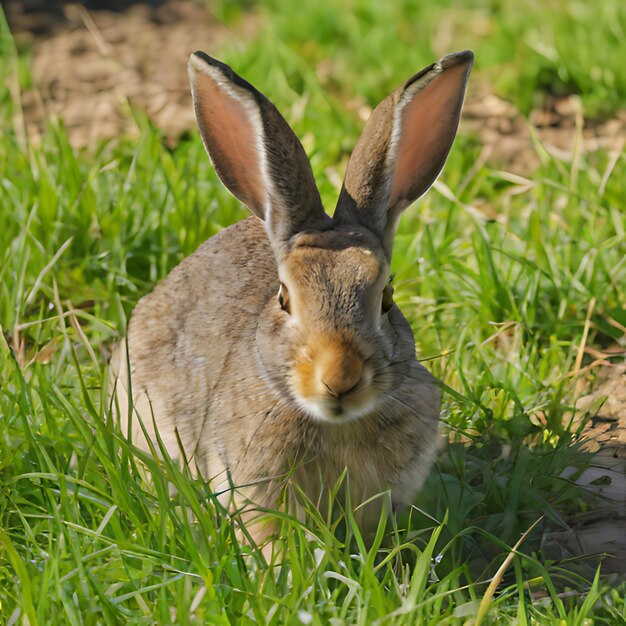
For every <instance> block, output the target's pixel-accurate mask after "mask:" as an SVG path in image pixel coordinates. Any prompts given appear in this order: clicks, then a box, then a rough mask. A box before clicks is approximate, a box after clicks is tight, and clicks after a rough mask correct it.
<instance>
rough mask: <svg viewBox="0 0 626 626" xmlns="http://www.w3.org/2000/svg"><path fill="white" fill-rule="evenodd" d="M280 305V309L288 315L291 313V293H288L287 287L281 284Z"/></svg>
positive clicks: (279, 290)
mask: <svg viewBox="0 0 626 626" xmlns="http://www.w3.org/2000/svg"><path fill="white" fill-rule="evenodd" d="M278 304H280V308H281V309H282V310H283V311H286V312H287V313H290V310H289V292H288V291H287V287H285V285H283V284H282V283H280V287H279V289H278Z"/></svg>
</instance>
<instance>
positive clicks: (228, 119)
mask: <svg viewBox="0 0 626 626" xmlns="http://www.w3.org/2000/svg"><path fill="white" fill-rule="evenodd" d="M189 78H190V80H191V90H192V95H193V102H194V107H195V111H196V118H197V120H198V127H199V129H200V134H201V136H202V140H203V142H204V146H205V148H206V150H207V152H208V153H209V157H210V158H211V162H212V163H213V166H214V167H215V170H216V172H217V173H218V175H219V177H220V178H221V179H222V181H223V182H224V184H225V185H226V186H227V187H228V189H230V191H231V192H232V193H233V195H235V196H236V197H237V198H238V199H239V200H241V201H242V202H243V203H244V204H246V205H247V207H248V208H249V209H250V210H251V211H252V212H253V213H254V214H255V215H256V216H258V217H260V218H262V219H263V220H265V227H266V230H267V233H268V236H269V238H270V241H271V242H272V245H273V247H274V249H275V250H280V248H281V246H282V244H284V243H286V242H287V241H288V240H289V239H290V237H291V236H292V235H294V234H295V233H297V232H299V231H301V230H309V229H326V228H329V226H330V218H329V217H328V216H327V215H326V214H325V213H324V209H323V207H322V202H321V200H320V195H319V192H318V190H317V187H316V185H315V180H314V178H313V172H312V170H311V165H310V164H309V160H308V158H307V156H306V153H305V151H304V148H303V147H302V144H301V143H300V141H299V140H298V138H297V137H296V136H295V135H294V133H293V131H292V130H291V128H290V127H289V125H288V124H287V122H286V121H285V119H284V118H283V117H282V115H281V114H280V113H279V112H278V110H277V109H276V107H275V106H274V105H273V104H272V103H271V102H270V101H269V100H268V99H267V98H266V97H265V96H264V95H263V94H262V93H260V92H259V91H257V90H256V89H255V88H254V87H253V86H252V85H250V83H248V82H247V81H245V80H244V79H243V78H241V77H240V76H238V75H237V74H235V72H233V70H232V69H231V68H230V67H228V65H225V64H224V63H221V62H220V61H217V60H216V59H213V58H212V57H210V56H208V55H207V54H204V52H195V53H194V54H192V55H191V57H190V58H189Z"/></svg>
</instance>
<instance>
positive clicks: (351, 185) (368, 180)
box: [333, 50, 474, 256]
mask: <svg viewBox="0 0 626 626" xmlns="http://www.w3.org/2000/svg"><path fill="white" fill-rule="evenodd" d="M473 61H474V55H473V54H472V53H471V52H470V51H469V50H466V51H464V52H457V53H455V54H449V55H447V56H445V57H443V58H442V59H441V60H440V61H439V62H437V63H434V64H433V65H431V66H430V67H427V68H425V69H424V70H422V71H421V72H419V73H418V74H416V75H415V76H413V77H412V78H410V79H409V80H408V81H407V82H406V83H404V85H402V86H401V87H399V88H398V89H396V90H395V91H394V92H393V93H392V94H391V95H390V96H388V97H387V98H386V99H385V100H383V101H382V102H381V103H380V104H379V105H378V106H377V107H376V109H375V110H374V112H373V113H372V116H371V117H370V119H369V121H368V122H367V124H366V126H365V129H364V130H363V134H362V135H361V138H360V139H359V141H358V143H357V145H356V148H355V149H354V152H353V154H352V157H351V158H350V162H349V163H348V168H347V171H346V178H345V181H344V184H343V188H342V190H341V194H340V196H339V202H338V204H337V208H336V210H335V215H334V218H333V221H334V223H335V224H350V223H355V222H358V223H361V224H363V225H365V226H367V227H368V228H370V229H371V230H373V231H374V232H375V233H376V234H377V235H378V236H379V237H381V239H382V241H383V244H384V246H385V249H386V251H387V254H388V255H389V256H391V249H392V245H393V237H394V235H395V231H396V228H397V225H398V220H399V217H400V214H401V212H402V211H403V210H404V209H405V208H406V207H407V206H408V205H409V204H411V202H413V201H414V200H416V199H417V198H418V197H419V196H421V195H422V194H423V193H424V192H425V191H426V190H427V189H428V188H429V187H430V186H431V185H432V184H433V182H434V181H435V179H436V178H437V176H438V175H439V172H440V171H441V168H442V167H443V164H444V163H445V160H446V157H447V156H448V152H449V151H450V148H451V146H452V142H453V141H454V137H455V135H456V130H457V127H458V125H459V117H460V114H461V105H462V104H463V96H464V94H465V86H466V84H467V79H468V77H469V73H470V70H471V68H472V63H473Z"/></svg>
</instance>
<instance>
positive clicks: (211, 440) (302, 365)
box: [112, 52, 473, 523]
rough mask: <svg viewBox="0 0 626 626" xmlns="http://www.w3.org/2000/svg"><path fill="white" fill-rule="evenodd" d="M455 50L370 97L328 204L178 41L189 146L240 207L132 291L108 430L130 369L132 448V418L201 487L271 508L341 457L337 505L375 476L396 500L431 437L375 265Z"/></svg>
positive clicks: (286, 140) (443, 98)
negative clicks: (188, 107)
mask: <svg viewBox="0 0 626 626" xmlns="http://www.w3.org/2000/svg"><path fill="white" fill-rule="evenodd" d="M472 61H473V56H472V54H471V53H470V52H462V53H457V54H453V55H448V56H447V57H444V58H443V59H442V60H441V61H440V62H439V63H436V64H433V65H431V66H430V67H428V68H426V69H425V70H423V71H422V72H420V73H419V74H417V75H416V76H414V77H412V78H411V79H409V81H407V82H406V83H405V84H404V85H402V86H401V87H400V88H398V89H397V90H396V91H395V92H393V93H392V94H391V95H390V96H389V97H388V98H387V99H386V100H384V101H383V102H382V103H381V104H380V105H379V106H378V107H377V109H376V110H375V111H374V113H373V114H372V117H371V119H370V121H369V122H368V124H367V126H366V128H365V130H364V132H363V135H362V137H361V139H360V141H359V143H358V144H357V147H356V148H355V151H354V153H353V156H352V158H351V160H350V163H349V165H348V168H347V172H346V179H345V183H344V186H343V189H342V191H341V194H340V198H339V203H338V205H337V208H336V210H335V213H334V217H333V218H332V219H331V218H330V217H328V216H327V215H326V213H325V212H324V209H323V208H322V204H321V201H320V197H319V193H318V191H317V188H316V186H315V182H314V180H313V175H312V171H311V168H310V165H309V163H308V160H307V157H306V154H305V152H304V149H303V148H302V146H301V144H300V142H299V141H298V140H297V139H296V137H295V135H294V134H293V132H292V131H291V130H290V128H289V126H288V125H287V123H286V122H285V120H284V119H283V118H282V117H281V116H280V114H279V113H278V111H277V110H276V109H275V107H274V106H273V105H272V104H271V103H270V102H269V101H268V100H267V99H266V98H265V97H264V96H263V95H262V94H260V93H259V92H258V91H257V90H256V89H254V87H252V86H251V85H249V84H248V83H247V82H246V81H244V80H243V79H241V78H240V77H239V76H237V75H236V74H235V73H234V72H233V71H232V70H231V69H230V68H229V67H228V66H226V65H224V64H222V63H220V62H219V61H216V60H214V59H212V58H211V57H208V56H207V55H205V54H203V53H200V52H198V53H195V54H194V55H192V56H191V58H190V62H189V68H190V77H191V83H192V92H193V96H194V104H195V108H196V115H197V118H198V125H199V128H200V131H201V134H202V137H203V140H204V143H205V146H206V148H207V151H208V152H209V155H210V157H211V160H212V162H213V164H214V166H215V169H216V170H217V172H218V174H219V175H220V177H221V178H222V180H223V181H224V183H225V184H226V185H227V186H228V187H229V189H230V190H231V191H232V192H233V193H234V194H235V195H236V196H237V197H238V198H239V199H240V200H242V201H243V202H244V203H245V204H247V206H248V207H249V208H250V209H251V211H252V212H253V213H254V214H255V215H254V216H252V217H249V218H248V219H246V220H244V221H242V222H240V223H238V224H235V225H233V226H231V227H230V228H227V229H225V230H223V231H222V232H220V233H219V234H217V235H216V236H214V237H212V238H211V239H209V240H208V241H206V242H205V243H204V244H203V245H202V246H200V248H199V249H198V250H197V251H196V252H195V253H194V254H192V255H191V256H190V257H188V258H187V259H185V260H184V261H183V262H182V263H181V264H180V265H179V266H178V267H176V268H175V269H174V270H173V271H172V272H171V273H170V275H169V276H168V277H167V278H166V279H165V280H163V281H162V282H161V283H160V284H159V285H157V287H156V288H155V289H154V291H153V292H152V293H151V294H149V295H147V296H146V297H144V298H142V300H141V301H140V302H139V304H138V305H137V307H136V309H135V311H134V313H133V315H132V318H131V320H130V323H129V327H128V337H127V344H126V345H125V344H122V346H121V348H120V349H119V350H118V352H117V355H116V357H115V358H114V363H113V368H112V369H113V372H114V376H116V394H117V398H116V404H117V406H118V407H119V411H120V418H121V421H122V429H123V430H124V432H126V430H127V429H128V427H129V424H128V410H127V407H128V406H129V399H128V392H127V390H128V389H129V383H130V384H132V396H133V402H132V405H133V419H132V420H131V424H130V432H131V433H132V438H133V440H134V442H135V443H136V444H137V445H139V446H140V447H143V448H147V447H148V445H147V442H146V439H145V437H144V435H143V430H142V428H141V426H140V424H139V417H140V418H141V419H142V421H143V426H144V427H145V430H146V432H147V433H148V435H149V436H150V438H151V439H153V441H156V437H155V433H154V428H155V425H156V427H157V428H158V432H159V435H160V437H161V439H162V441H163V443H164V445H165V447H166V449H167V451H168V452H169V454H170V455H171V456H172V457H174V458H184V459H185V460H186V461H187V462H188V463H189V464H190V466H191V467H193V468H197V470H198V471H199V472H200V474H201V475H202V476H203V477H204V478H207V479H212V480H213V481H214V482H213V485H214V489H215V490H216V491H219V492H224V493H227V494H230V493H231V492H230V491H229V487H232V486H234V487H235V488H236V493H237V494H238V497H237V499H238V500H239V501H240V502H241V501H243V500H244V499H245V500H246V501H249V502H252V503H254V505H259V506H265V507H275V506H277V504H278V500H277V498H278V497H279V493H280V490H281V486H282V485H283V484H284V481H285V477H286V476H287V475H288V474H289V475H290V476H291V480H293V481H295V483H296V484H297V485H298V486H299V487H300V488H301V489H303V490H304V492H305V493H306V494H307V495H308V496H309V497H310V498H311V499H312V500H313V501H316V500H318V498H319V496H320V494H321V492H322V491H323V489H324V488H329V487H330V488H332V487H333V486H334V484H335V482H336V481H337V479H338V478H339V477H340V476H341V475H342V472H343V471H344V469H347V473H348V474H347V475H348V480H347V482H346V484H347V485H349V490H350V496H351V502H352V504H353V505H355V506H356V505H358V504H360V503H363V502H364V501H366V500H367V499H369V498H371V497H372V496H374V495H376V494H379V493H381V492H384V491H385V490H387V489H390V493H391V498H392V502H393V503H394V504H396V505H399V504H410V503H411V502H412V500H413V499H414V497H415V495H416V493H417V491H418V490H419V488H420V487H421V485H422V483H423V481H424V479H425V477H426V474H427V473H428V471H429V469H430V466H431V464H432V462H433V460H434V458H435V454H436V451H437V448H438V443H439V434H438V418H439V404H440V394H439V389H438V387H437V385H436V381H435V379H434V378H433V377H432V376H431V374H429V372H428V371H427V370H426V369H425V368H424V367H423V366H422V365H420V364H419V363H418V362H417V360H416V358H415V347H414V339H413V335H412V333H411V329H410V326H409V324H408V322H407V321H406V319H405V318H404V317H403V315H402V313H401V312H400V310H399V309H398V307H397V306H396V305H395V304H393V301H392V299H391V294H392V292H391V288H390V286H389V285H388V282H389V264H390V260H391V252H392V243H393V237H394V234H395V230H396V226H397V223H398V220H399V216H400V213H401V212H402V210H403V209H404V208H406V206H408V205H409V204H410V203H411V202H412V201H413V200H415V198H417V197H418V196H419V195H421V194H422V193H424V191H426V189H427V188H428V187H429V186H430V185H431V184H432V182H433V180H434V179H435V178H436V176H437V175H438V174H439V171H440V170H441V167H442V166H443V163H444V161H445V159H446V156H447V153H448V151H449V149H450V146H451V145H452V141H453V139H454V135H455V133H456V129H457V125H458V120H459V116H460V110H461V105H462V101H463V95H464V91H465V85H466V82H467V78H468V75H469V71H470V68H471V65H472ZM127 363H129V364H130V376H129V373H128V368H127ZM181 446H182V450H181ZM157 449H158V446H157ZM244 485H245V488H243V487H242V488H241V489H239V488H238V487H240V486H244ZM371 515H372V516H373V517H374V518H376V515H377V513H376V510H372V512H371ZM365 522H366V523H367V520H365Z"/></svg>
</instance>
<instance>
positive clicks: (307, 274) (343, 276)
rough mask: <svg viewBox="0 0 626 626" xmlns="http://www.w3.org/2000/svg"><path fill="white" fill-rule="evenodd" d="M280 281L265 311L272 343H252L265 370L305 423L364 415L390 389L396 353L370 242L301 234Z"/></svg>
mask: <svg viewBox="0 0 626 626" xmlns="http://www.w3.org/2000/svg"><path fill="white" fill-rule="evenodd" d="M279 277H280V288H279V291H278V294H277V298H276V301H274V302H272V303H271V304H270V306H269V310H268V313H269V315H270V317H271V319H272V324H271V326H270V327H269V328H268V330H267V332H271V333H272V336H273V338H270V337H265V338H261V341H260V342H259V345H260V346H265V347H266V348H265V349H263V347H262V358H263V361H264V365H265V368H266V370H268V371H269V373H270V375H272V378H273V379H274V380H276V379H277V378H279V377H280V378H282V381H283V384H282V385H281V386H282V387H283V391H287V392H288V393H289V395H290V396H291V397H292V398H293V399H294V400H295V402H296V403H297V404H298V405H299V407H300V408H301V409H303V410H304V411H305V412H306V413H307V414H308V415H310V416H312V417H315V418H317V419H321V420H325V421H332V422H346V421H349V420H353V419H356V418H359V417H362V416H364V415H367V414H369V413H371V412H372V411H373V410H374V409H375V408H376V407H378V406H379V405H380V403H381V402H382V400H383V399H384V397H385V394H386V392H387V391H388V388H389V385H390V384H391V383H392V379H393V377H390V376H389V368H390V363H391V361H392V358H393V354H394V349H395V346H394V341H393V337H394V333H393V331H392V328H391V326H390V323H389V319H388V315H389V311H390V309H391V308H392V306H393V302H392V300H391V294H390V287H389V286H388V283H389V265H388V262H387V260H386V257H385V254H384V251H383V249H382V246H381V245H380V243H378V240H377V238H375V237H374V236H373V235H372V234H371V233H368V231H366V230H365V229H358V228H351V229H345V230H343V231H338V230H329V231H325V232H308V233H302V234H300V235H297V236H296V237H295V238H294V241H293V242H292V245H291V246H290V250H289V252H287V253H286V254H285V255H284V257H283V258H282V259H281V261H280V263H279ZM277 334H278V335H280V342H279V345H280V346H281V347H280V348H278V347H277V342H276V335H277ZM257 339H259V337H257ZM264 339H265V340H264ZM396 342H397V337H396ZM411 343H412V342H411ZM286 364H288V367H287V368H286ZM279 371H280V372H281V373H280V374H278V372H279ZM285 381H286V384H285Z"/></svg>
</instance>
